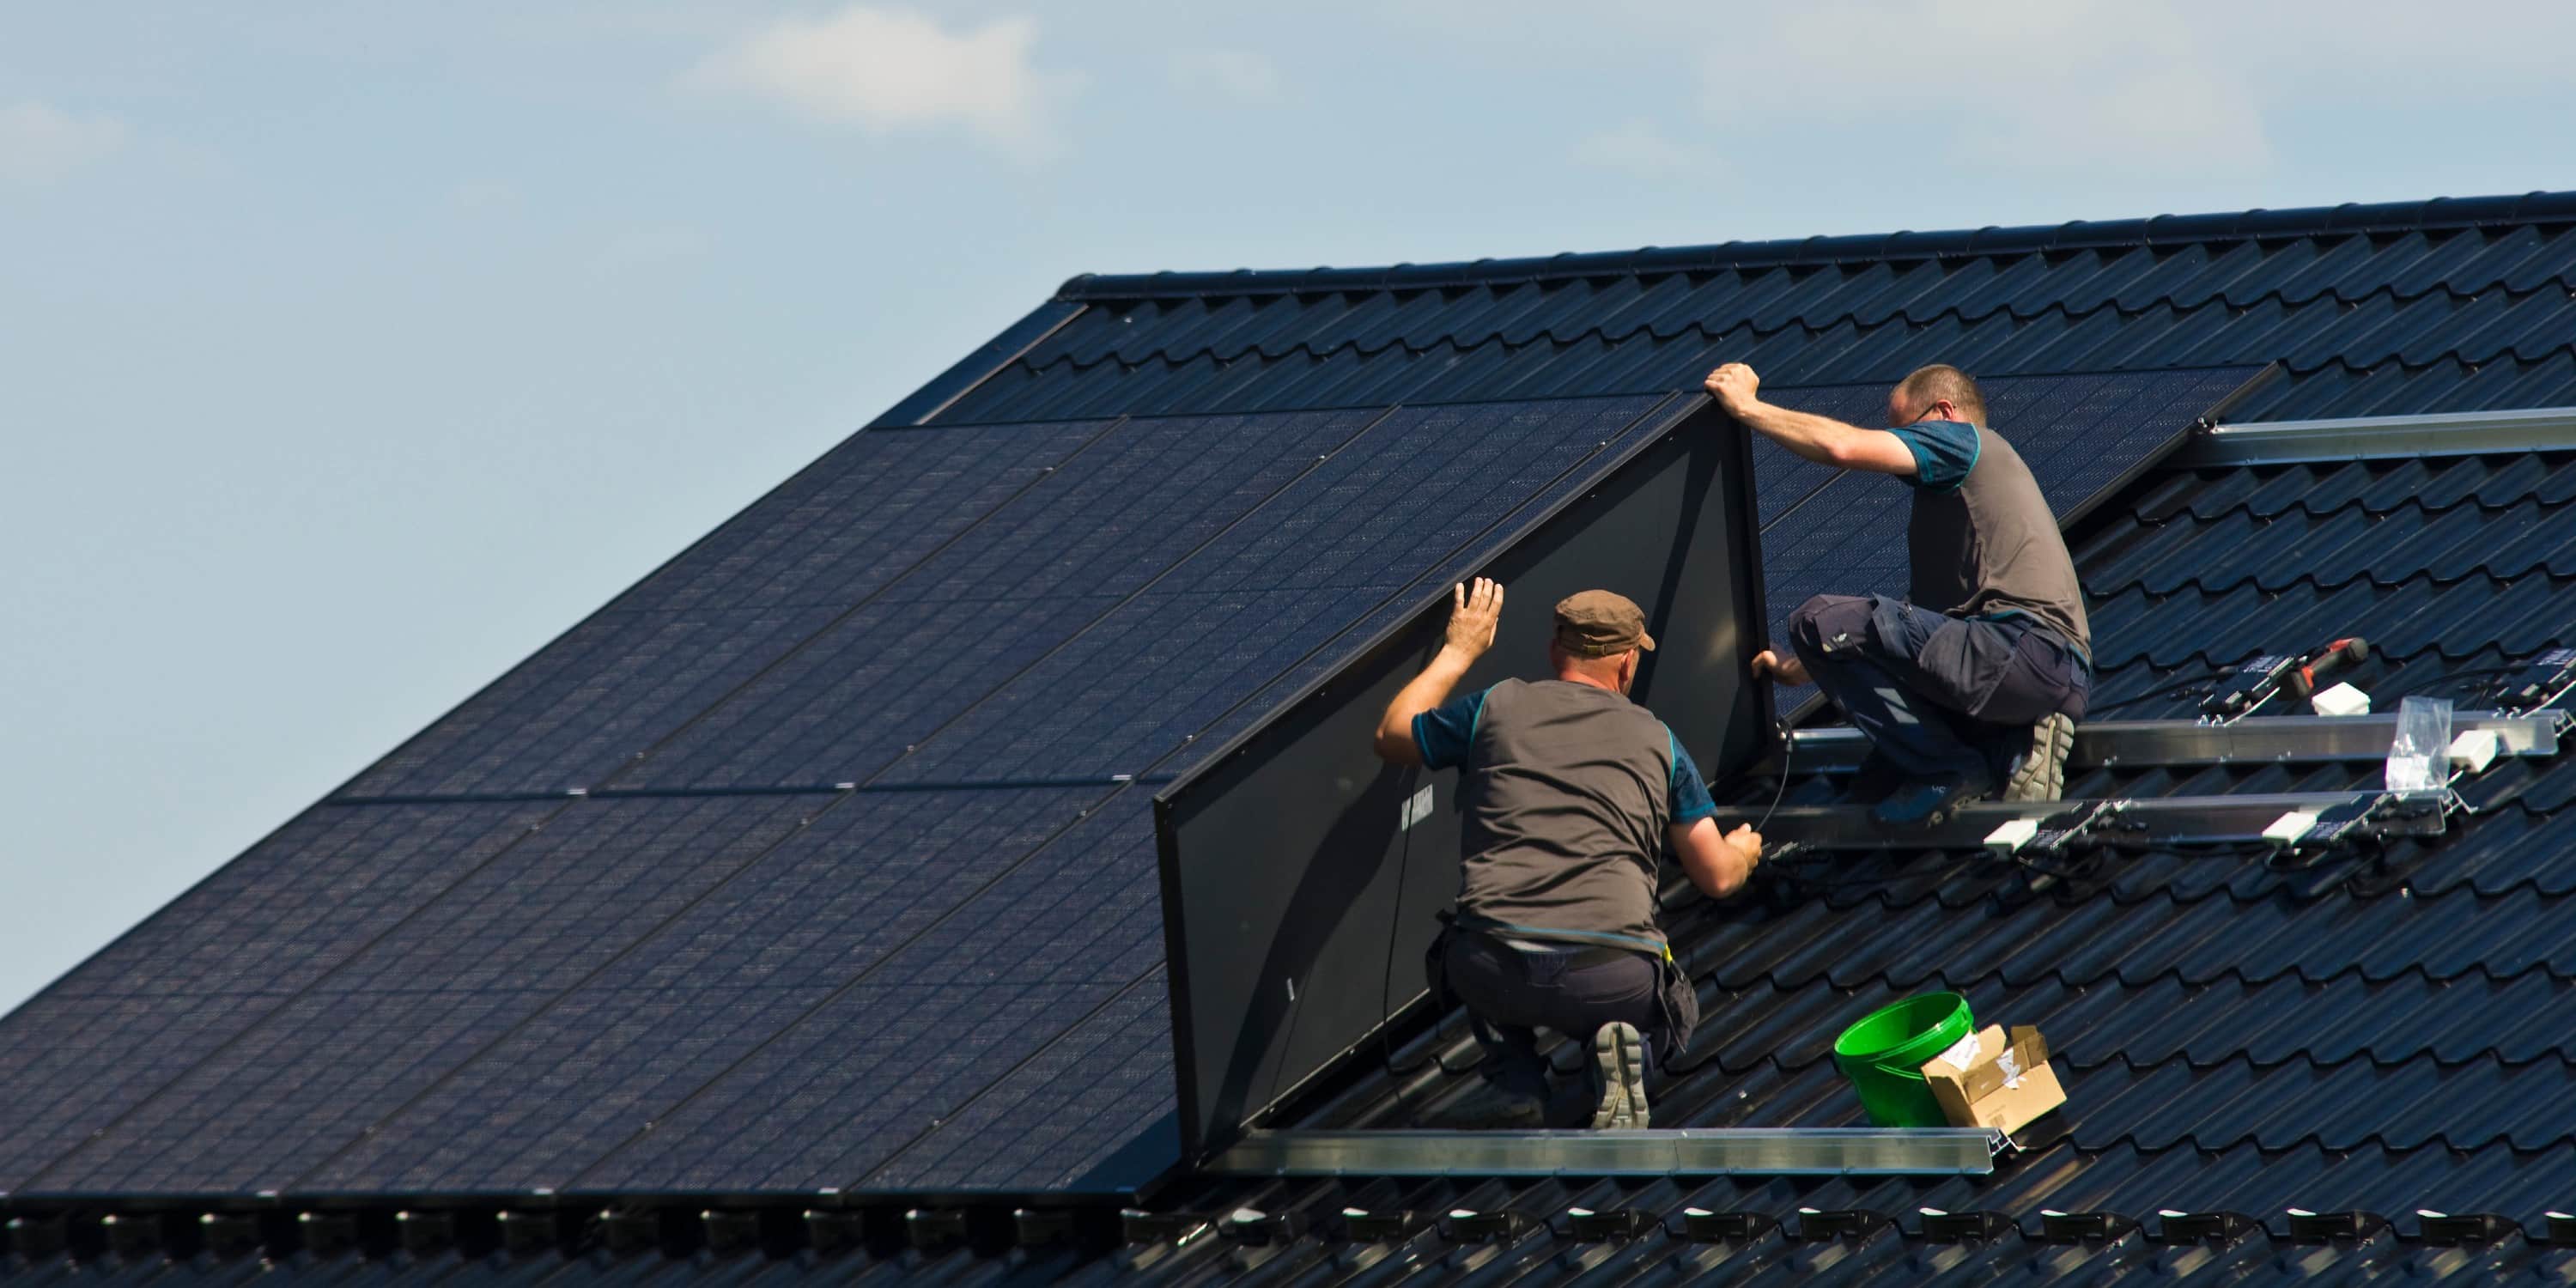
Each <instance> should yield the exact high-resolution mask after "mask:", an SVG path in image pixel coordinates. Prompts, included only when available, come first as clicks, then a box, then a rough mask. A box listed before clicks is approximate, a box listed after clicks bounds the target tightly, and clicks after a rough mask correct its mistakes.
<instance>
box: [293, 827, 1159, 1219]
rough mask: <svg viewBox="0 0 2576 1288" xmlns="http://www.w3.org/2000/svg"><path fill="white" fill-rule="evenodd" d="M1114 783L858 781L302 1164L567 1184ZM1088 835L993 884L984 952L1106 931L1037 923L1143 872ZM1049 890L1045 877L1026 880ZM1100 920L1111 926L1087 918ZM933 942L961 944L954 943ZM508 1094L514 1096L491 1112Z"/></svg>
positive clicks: (974, 943) (973, 930)
mask: <svg viewBox="0 0 2576 1288" xmlns="http://www.w3.org/2000/svg"><path fill="white" fill-rule="evenodd" d="M1104 791H1105V789H1103V790H1067V789H1046V790H997V791H980V792H902V793H887V794H862V795H856V796H849V797H846V798H843V799H842V800H840V801H839V802H838V803H836V804H834V805H833V806H832V807H831V808H830V809H828V810H825V811H823V812H821V813H820V814H818V815H816V816H815V817H814V818H813V820H812V821H811V822H810V823H809V824H808V825H806V826H804V827H803V828H801V829H800V830H798V831H797V832H796V833H795V834H794V835H793V836H792V837H790V838H788V839H787V840H786V841H784V842H783V843H781V844H779V845H778V846H776V847H775V848H773V849H771V850H770V851H769V852H767V853H766V854H763V855H762V856H761V857H760V858H758V859H757V860H755V861H754V862H752V863H751V864H750V865H749V866H747V867H745V868H743V869H742V870H741V871H740V872H739V873H737V874H736V875H735V876H734V877H733V878H732V879H731V880H728V881H727V882H726V883H725V884H724V885H723V886H722V887H721V888H719V889H717V890H715V891H713V892H711V893H710V894H708V895H707V896H706V897H704V898H703V899H701V900H699V901H698V902H696V903H695V904H693V905H691V906H690V907H689V908H687V909H686V910H685V911H684V912H682V913H681V914H680V915H679V916H677V917H675V918H673V919H672V920H671V921H670V922H669V923H668V924H665V925H663V926H662V927H660V928H659V929H657V930H656V931H655V932H654V933H653V934H652V935H650V936H649V937H647V938H646V939H645V940H644V941H643V942H641V943H638V944H636V945H635V946H634V947H632V948H631V949H629V950H628V951H626V952H625V953H624V954H623V955H622V956H620V957H619V958H618V959H617V961H616V962H614V963H613V964H611V965H610V966H609V967H608V969H606V970H604V971H601V972H600V973H599V974H598V975H597V976H596V977H595V978H593V979H591V980H589V981H587V982H586V983H584V984H583V985H582V986H581V987H579V988H577V989H574V990H572V991H570V992H568V993H566V994H564V995H563V996H561V997H560V998H559V999H558V1000H556V1001H555V1002H554V1003H552V1004H551V1005H549V1006H548V1007H547V1008H546V1010H545V1011H544V1012H543V1013H542V1014H541V1015H539V1016H538V1017H537V1018H536V1019H535V1020H534V1021H533V1022H531V1023H530V1024H528V1025H527V1026H526V1027H525V1028H524V1029H522V1030H520V1031H519V1032H517V1033H514V1034H512V1035H510V1037H509V1038H508V1039H507V1040H505V1041H503V1042H500V1043H498V1044H497V1045H495V1046H494V1047H493V1048H492V1049H491V1050H489V1051H486V1052H484V1053H482V1054H481V1055H480V1056H478V1057H477V1058H476V1059H475V1060H474V1061H473V1062H472V1063H471V1064H468V1065H466V1066H464V1067H463V1068H461V1069H459V1070H457V1071H456V1072H455V1074H453V1075H452V1076H450V1077H449V1078H447V1079H445V1080H444V1081H442V1082H441V1083H440V1084H439V1085H438V1086H436V1087H434V1088H432V1089H431V1090H430V1091H429V1092H428V1093H426V1094H424V1095H422V1096H420V1097H419V1098H417V1099H415V1100H414V1101H412V1102H411V1103H410V1104H408V1105H406V1106H404V1107H403V1108H402V1109H401V1110H400V1112H398V1113H394V1114H393V1115H391V1116H390V1117H389V1118H387V1119H386V1120H385V1121H383V1122H381V1123H379V1124H376V1125H375V1126H374V1128H373V1130H371V1131H369V1132H368V1134H367V1135H366V1137H365V1138H364V1139H362V1140H353V1141H351V1142H350V1143H349V1144H348V1145H347V1146H346V1147H344V1148H343V1149H342V1150H341V1151H340V1152H338V1153H337V1154H335V1155H334V1156H333V1157H332V1158H330V1159H329V1160H328V1161H327V1162H326V1163H325V1164H324V1165H323V1166H322V1167H320V1168H319V1169H318V1170H316V1171H315V1172H314V1173H312V1174H311V1175H310V1176H308V1177H306V1178H304V1179H303V1181H301V1182H300V1183H301V1184H305V1185H309V1186H312V1187H315V1188H321V1189H327V1190H351V1189H400V1190H413V1189H458V1190H477V1191H485V1192H493V1191H511V1190H525V1189H528V1188H532V1187H537V1186H557V1187H559V1186H561V1185H563V1184H565V1183H567V1182H568V1181H569V1180H570V1178H571V1177H572V1175H573V1174H574V1173H576V1172H578V1171H580V1170H581V1169H582V1168H583V1167H584V1166H586V1165H588V1164H589V1163H591V1162H593V1161H594V1160H596V1159H599V1158H601V1157H603V1156H605V1155H607V1154H608V1153H610V1152H611V1151H612V1150H614V1149H616V1148H617V1147H618V1146H619V1145H620V1144H622V1143H624V1142H626V1141H627V1140H629V1139H630V1138H632V1137H635V1136H637V1135H640V1134H642V1133H644V1132H646V1131H647V1130H650V1127H649V1126H648V1125H649V1124H652V1123H654V1122H656V1121H658V1120H659V1119H660V1118H661V1117H662V1116H663V1115H665V1114H666V1113H668V1112H669V1111H670V1110H671V1109H673V1108H674V1107H675V1106H678V1105H680V1104H682V1103H683V1102H684V1101H686V1100H687V1099H688V1098H689V1097H690V1096H691V1095H692V1094H694V1093H696V1092H698V1091H699V1090H700V1089H701V1088H702V1087H705V1086H707V1085H708V1084H710V1083H714V1082H716V1081H717V1080H718V1079H719V1078H720V1077H721V1076H722V1075H723V1074H724V1073H725V1072H726V1071H727V1070H728V1069H730V1068H731V1067H733V1065H734V1064H735V1063H737V1062H738V1061H741V1060H744V1059H746V1058H749V1057H751V1056H752V1055H753V1054H754V1053H755V1052H756V1051H757V1050H758V1049H759V1048H760V1047H761V1044H762V1043H764V1042H766V1041H768V1040H769V1039H771V1038H773V1037H775V1036H776V1035H778V1034H779V1033H781V1032H783V1031H785V1030H786V1029H788V1028H789V1027H790V1026H791V1025H793V1024H794V1023H795V1022H796V1021H797V1020H798V1019H799V1018H800V1017H802V1016H803V1015H805V1014H806V1013H807V1012H808V1011H810V1010H812V1009H813V1008H815V1007H817V1006H819V1005H821V1004H823V1003H824V1002H825V1001H826V1000H827V999H829V998H830V997H831V996H832V994H833V991H834V990H835V989H837V988H841V987H844V986H847V985H850V984H852V983H854V982H856V981H858V980H860V979H861V978H863V977H867V976H868V975H869V973H870V972H871V970H872V969H874V968H876V967H878V966H880V965H881V964H882V963H883V962H884V961H885V959H886V957H887V956H888V955H889V954H891V953H894V952H896V951H897V950H899V949H903V948H905V946H906V945H909V944H913V943H914V942H915V941H917V940H920V939H922V938H923V937H924V935H925V932H929V931H931V930H933V929H934V928H935V927H937V926H939V925H940V924H941V923H942V919H943V918H953V917H954V915H955V914H956V913H957V912H958V910H959V906H960V905H961V904H965V903H967V902H968V901H969V899H970V898H974V897H975V892H976V891H977V890H978V889H979V888H983V887H985V886H986V885H987V884H988V883H991V882H993V881H995V880H996V879H997V878H1001V877H1002V876H1003V874H1004V873H1005V872H1012V875H1013V876H1015V877H1016V876H1017V875H1018V874H1017V872H1016V871H1013V865H1014V864H1022V860H1023V859H1025V858H1027V856H1028V855H1029V852H1030V851H1031V850H1032V849H1035V848H1037V847H1039V846H1042V845H1043V844H1044V843H1045V842H1046V841H1047V840H1048V838H1050V837H1052V836H1054V835H1055V834H1056V833H1058V832H1060V831H1062V830H1064V829H1065V828H1067V827H1068V826H1074V825H1076V824H1077V822H1078V820H1079V819H1080V818H1081V816H1082V812H1083V810H1084V809H1085V808H1086V807H1088V806H1090V805H1091V804H1093V803H1094V802H1095V801H1097V800H1098V799H1099V798H1100V797H1101V796H1102V795H1103V794H1104ZM1122 818H1123V821H1125V822H1126V823H1127V824H1128V825H1129V826H1130V827H1131V828H1136V827H1139V826H1141V829H1142V830H1141V838H1142V845H1143V848H1144V850H1145V853H1146V857H1145V859H1144V860H1143V862H1142V863H1141V864H1134V863H1131V864H1129V866H1130V867H1141V869H1142V871H1143V872H1144V874H1145V876H1146V881H1145V885H1144V889H1143V891H1142V893H1143V897H1144V902H1145V903H1146V905H1147V906H1148V908H1149V909H1150V908H1151V906H1152V904H1153V897H1154V895H1153V887H1152V884H1151V874H1152V870H1153V869H1152V858H1151V850H1152V839H1153V833H1152V828H1151V825H1150V822H1148V821H1147V820H1145V819H1144V818H1143V817H1142V816H1141V815H1140V814H1137V813H1136V812H1135V811H1130V812H1129V813H1128V814H1127V815H1124V816H1122ZM1083 826H1090V825H1089V824H1084V825H1083ZM1057 852H1058V851H1057V850H1055V849H1053V848H1050V849H1041V850H1039V851H1038V853H1039V855H1040V856H1045V855H1049V854H1053V853H1057ZM1071 853H1073V854H1074V856H1075V859H1076V861H1075V862H1074V864H1073V865H1072V867H1071V868H1070V869H1069V870H1065V869H1058V870H1057V875H1058V876H1059V879H1058V880H1056V881H1053V882H1052V883H1049V884H1047V885H1045V886H1044V888H1043V890H1042V891H1035V890H1032V889H1031V888H1029V887H1028V886H1026V885H1016V886H1015V885H1013V884H1012V883H1011V882H1007V881H1006V882H1004V885H1005V886H1008V887H1011V888H1012V889H1015V890H1018V891H1019V893H1017V894H1013V895H1008V896H1005V897H1003V898H1000V899H996V900H992V901H991V907H992V908H994V909H998V910H1001V911H1002V918H1001V919H999V920H998V921H997V922H996V923H994V924H992V925H991V926H990V927H989V930H988V931H985V930H979V929H978V927H982V926H984V924H985V923H984V921H983V918H981V917H979V916H969V917H967V918H965V919H964V922H963V924H964V925H965V926H966V927H967V930H966V932H965V933H966V934H967V936H968V938H967V941H966V942H967V943H968V945H969V946H970V947H971V948H973V949H974V950H975V951H977V952H978V953H979V954H981V955H986V956H995V955H1000V954H1003V953H1006V952H1008V951H1011V950H1019V951H1023V952H1026V951H1035V950H1036V946H1037V945H1047V946H1048V949H1047V950H1048V951H1059V952H1061V953H1063V954H1064V955H1066V956H1072V955H1075V954H1076V953H1078V951H1079V950H1080V948H1081V947H1082V946H1083V945H1084V944H1085V943H1087V942H1089V938H1088V937H1086V935H1084V934H1082V933H1074V932H1075V931H1079V929H1080V927H1079V925H1078V924H1076V925H1074V927H1073V930H1071V931H1068V930H1064V929H1059V931H1058V932H1057V936H1058V938H1055V939H1050V938H1048V937H1046V936H1044V935H1040V934H1035V933H1032V926H1031V923H1032V922H1035V921H1044V920H1048V919H1053V920H1054V921H1056V922H1057V923H1060V924H1062V923H1065V921H1066V919H1067V918H1072V919H1073V921H1074V923H1079V922H1080V921H1081V920H1082V919H1084V918H1086V917H1089V916H1090V915H1091V914H1090V913H1089V911H1088V910H1089V909H1091V908H1094V907H1096V906H1098V904H1099V901H1100V900H1101V898H1102V897H1103V891H1104V889H1107V888H1110V887H1114V886H1122V885H1125V886H1132V885H1133V884H1134V882H1133V880H1132V874H1129V876H1127V877H1125V878H1120V877H1114V876H1113V875H1112V874H1110V873H1108V872H1105V871H1103V870H1101V869H1100V866H1099V865H1098V864H1096V863H1095V862H1093V861H1092V859H1091V857H1090V853H1089V851H1088V850H1086V849H1084V848H1082V847H1081V846H1078V845H1077V846H1075V847H1072V850H1071ZM1022 866H1024V867H1025V866H1031V865H1030V864H1022ZM1032 893H1037V894H1039V895H1040V897H1038V898H1037V899H1034V900H1028V899H1027V896H1028V895H1029V894H1032ZM1024 901H1026V903H1027V906H1023V902H1024ZM978 902H983V901H982V900H978ZM1100 933H1101V932H1100V930H1099V929H1098V928H1097V927H1095V928H1094V929H1093V930H1092V931H1091V932H1090V935H1091V936H1095V937H1096V936H1098V935H1099V934H1100ZM995 946H998V947H995ZM931 955H932V956H933V957H934V958H939V959H941V960H945V948H944V943H943V946H942V947H939V948H935V949H933V950H932V954H931ZM1155 960H1159V957H1157V958H1156V959H1155ZM1152 964H1153V962H1152V961H1148V962H1146V963H1145V967H1140V968H1138V969H1139V970H1141V969H1144V968H1147V967H1150V966H1151V965H1152ZM952 965H953V964H952ZM1132 977H1133V974H1132V973H1131V975H1130V976H1129V978H1132ZM894 982H902V981H900V980H898V981H894ZM1038 982H1044V981H1043V980H1041V981H1038ZM496 1104H507V1105H508V1106H509V1107H510V1108H509V1112H508V1113H507V1114H506V1115H502V1116H499V1117H495V1116H493V1113H492V1108H493V1106H494V1105H496Z"/></svg>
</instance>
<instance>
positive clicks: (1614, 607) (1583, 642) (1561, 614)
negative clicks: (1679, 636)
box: [1556, 590, 1655, 657]
mask: <svg viewBox="0 0 2576 1288" xmlns="http://www.w3.org/2000/svg"><path fill="white" fill-rule="evenodd" d="M1556 642H1557V646H1558V647H1560V648H1563V649H1564V650H1565V651H1566V652H1568V653H1572V654H1574V655H1575V656H1576V657H1608V656H1610V655H1611V654H1613V653H1625V652H1627V651H1628V650H1630V649H1632V648H1642V649H1646V650H1648V651H1650V652H1651V651H1653V649H1654V647H1655V637H1654V636H1652V635H1648V634H1647V633H1646V613H1645V610H1644V609H1641V608H1639V607H1637V605H1636V602H1635V601H1634V600H1631V599H1629V598H1628V597H1627V596H1625V595H1621V594H1616V593H1613V592H1611V591H1607V590H1586V591H1578V592H1576V593H1575V594H1572V595H1568V596H1566V597H1565V598H1564V599H1562V600H1559V601H1557V605H1556Z"/></svg>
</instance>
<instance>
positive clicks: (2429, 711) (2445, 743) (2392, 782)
mask: <svg viewBox="0 0 2576 1288" xmlns="http://www.w3.org/2000/svg"><path fill="white" fill-rule="evenodd" d="M2450 777H2451V700H2450V699H2449V698H2408V699H2406V700H2405V701H2403V702H2400V703H2398V704H2397V739H2396V741H2395V742H2393V743H2391V744H2390V745H2389V748H2388V790H2390V791H2392V792H2431V791H2440V790H2442V789H2443V788H2444V787H2445V786H2447V785H2448V784H2449V781H2450Z"/></svg>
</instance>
